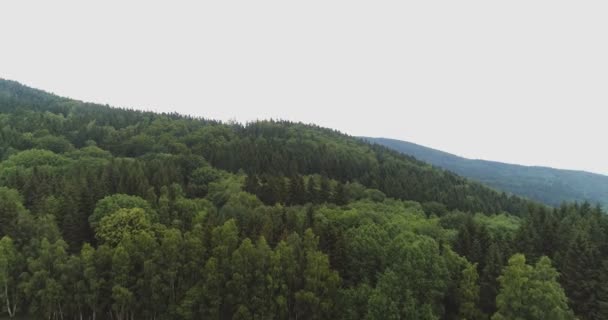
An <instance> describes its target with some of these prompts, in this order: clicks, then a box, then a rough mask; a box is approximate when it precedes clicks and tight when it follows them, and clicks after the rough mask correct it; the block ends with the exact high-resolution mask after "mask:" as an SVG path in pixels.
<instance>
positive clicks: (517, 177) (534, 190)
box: [364, 138, 608, 206]
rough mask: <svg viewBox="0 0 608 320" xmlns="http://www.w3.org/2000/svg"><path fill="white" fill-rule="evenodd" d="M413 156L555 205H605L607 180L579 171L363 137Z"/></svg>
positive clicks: (496, 186)
mask: <svg viewBox="0 0 608 320" xmlns="http://www.w3.org/2000/svg"><path fill="white" fill-rule="evenodd" d="M364 140H367V141H370V142H374V143H378V144H380V145H383V146H386V147H389V148H391V149H393V150H396V151H399V152H401V153H403V154H407V155H410V156H414V157H416V158H417V159H420V160H422V161H425V162H428V163H430V164H432V165H435V166H437V167H440V168H443V169H446V170H450V171H452V172H455V173H457V174H459V175H462V176H463V177H468V178H470V179H472V180H475V181H479V182H481V183H483V184H485V185H488V186H491V187H493V188H496V189H498V190H503V191H505V192H509V193H513V194H516V195H519V196H522V197H526V198H529V199H533V200H536V201H540V202H543V203H545V204H547V205H552V206H559V205H560V204H562V203H563V202H574V201H579V202H582V201H591V202H599V203H601V204H602V205H603V206H607V205H608V196H607V194H608V177H606V176H605V175H600V174H593V173H589V172H583V171H570V170H559V169H552V168H544V167H525V166H520V165H512V164H506V163H500V162H493V161H485V160H472V159H465V158H461V157H458V156H455V155H452V154H449V153H446V152H442V151H439V150H434V149H431V148H427V147H423V146H420V145H417V144H414V143H410V142H406V141H399V140H392V139H385V138H364Z"/></svg>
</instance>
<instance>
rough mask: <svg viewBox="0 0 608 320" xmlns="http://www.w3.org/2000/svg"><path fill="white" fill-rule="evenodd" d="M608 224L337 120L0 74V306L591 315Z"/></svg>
mask: <svg viewBox="0 0 608 320" xmlns="http://www.w3.org/2000/svg"><path fill="white" fill-rule="evenodd" d="M201 113H204V110H201ZM607 236H608V218H607V216H606V214H605V212H604V211H603V209H602V208H601V207H600V206H599V205H596V204H590V203H564V204H562V205H560V206H556V207H549V206H546V205H543V204H539V203H535V202H533V201H529V200H526V199H522V198H519V197H517V196H513V195H510V194H506V193H504V192H499V191H496V190H494V189H491V188H488V187H485V186H483V185H481V184H479V183H476V182H472V181H470V180H467V179H465V178H462V177H459V176H458V175H456V174H453V173H450V172H448V171H444V170H440V169H437V168H435V167H433V166H431V165H429V164H426V163H423V162H420V161H418V160H416V159H414V158H412V157H408V156H405V155H402V154H399V153H398V152H395V151H391V150H390V149H388V148H386V147H382V146H379V145H373V144H370V143H367V142H365V141H361V140H360V139H358V138H355V137H350V136H348V135H345V134H342V133H340V132H337V131H335V130H330V129H325V128H321V127H318V126H314V125H307V124H302V123H293V122H287V121H275V120H268V121H258V122H253V123H246V124H238V123H222V122H219V121H213V120H208V119H203V118H198V117H191V116H185V115H178V114H161V113H152V112H142V111H135V110H129V109H120V108H112V107H110V106H104V105H97V104H91V103H84V102H80V101H76V100H72V99H67V98H61V97H58V96H55V95H53V94H50V93H46V92H43V91H40V90H36V89H32V88H28V87H25V86H22V85H20V84H18V83H16V82H12V81H6V80H0V239H1V240H0V306H2V307H0V308H1V311H2V313H1V316H0V317H6V318H25V319H53V320H55V319H113V320H127V319H251V320H253V319H447V320H449V319H469V320H477V319H492V320H501V319H556V320H560V319H598V320H599V319H608V238H607Z"/></svg>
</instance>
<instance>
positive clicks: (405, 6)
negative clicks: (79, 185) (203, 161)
mask: <svg viewBox="0 0 608 320" xmlns="http://www.w3.org/2000/svg"><path fill="white" fill-rule="evenodd" d="M606 17H608V3H607V2H606V1H556V0H551V1H533V0H525V1H517V0H516V1H488V0H484V1H453V0H451V1H353V0H349V1H330V0H322V1H314V0H306V1H285V0H280V1H251V0H247V1H191V2H186V1H163V4H158V3H156V2H153V1H108V0H106V1H96V2H91V1H61V0H60V1H57V0H54V1H38V2H36V1H23V0H20V1H3V2H2V3H1V4H0V77H2V78H7V79H12V80H17V81H20V82H22V83H24V84H27V85H30V86H34V87H37V88H41V89H45V90H47V91H51V92H54V93H57V94H59V95H63V96H69V97H72V98H77V99H81V100H87V101H94V102H100V103H108V104H110V105H114V106H125V107H133V108H139V109H150V110H158V111H177V112H180V113H188V114H194V115H200V116H204V117H207V118H216V119H222V120H228V119H236V120H238V121H249V120H254V119H265V118H271V117H272V118H282V119H289V120H297V121H303V122H307V123H316V124H319V125H322V126H326V127H332V128H336V129H339V130H341V131H344V132H346V133H349V134H352V135H366V136H383V137H390V138H396V139H403V140H409V141H412V142H416V143H419V144H423V145H427V146H430V147H434V148H438V149H442V150H445V151H448V152H452V153H455V154H459V155H462V156H466V157H471V158H482V159H489V160H498V161H504V162H511V163H518V164H526V165H545V166H553V167H558V168H568V169H582V170H588V171H594V172H599V173H604V174H608V148H607V144H606V137H607V136H608V135H607V130H606V122H607V114H606V113H607V110H608V19H607V18H606Z"/></svg>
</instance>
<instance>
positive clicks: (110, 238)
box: [96, 208, 152, 246]
mask: <svg viewBox="0 0 608 320" xmlns="http://www.w3.org/2000/svg"><path fill="white" fill-rule="evenodd" d="M151 231H152V226H151V225H150V222H149V220H148V219H147V217H146V213H145V211H144V210H143V209H140V208H134V209H119V210H118V211H116V212H114V213H112V214H110V215H109V216H105V217H103V218H102V219H101V221H100V223H99V227H98V228H97V232H96V236H97V239H98V240H99V241H101V242H102V243H107V244H109V245H112V246H113V245H116V244H118V243H120V242H121V241H122V240H123V239H124V238H125V237H128V236H136V235H138V234H140V233H144V232H151Z"/></svg>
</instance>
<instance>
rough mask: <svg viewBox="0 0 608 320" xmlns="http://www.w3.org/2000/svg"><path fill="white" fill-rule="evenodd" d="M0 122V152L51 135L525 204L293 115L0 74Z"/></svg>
mask: <svg viewBox="0 0 608 320" xmlns="http://www.w3.org/2000/svg"><path fill="white" fill-rule="evenodd" d="M24 119H27V120H24ZM0 124H2V128H3V129H2V131H0V135H2V138H3V139H2V140H0V141H2V143H0V159H6V158H8V156H10V155H11V154H14V153H17V152H18V151H19V150H23V149H28V148H32V147H37V148H43V149H44V148H46V149H49V148H50V149H52V146H49V145H48V144H49V141H47V142H45V139H46V140H49V139H50V140H53V141H54V142H55V144H58V143H59V141H57V140H58V139H59V140H61V141H63V142H64V144H65V143H69V144H71V145H73V146H74V147H76V148H82V147H84V146H86V145H90V144H94V145H96V146H97V147H99V148H101V149H103V150H106V151H109V152H110V153H111V154H113V155H114V156H119V157H131V158H141V157H144V156H146V155H149V154H154V153H170V154H182V155H193V156H199V157H203V158H204V159H205V160H206V161H208V162H209V163H210V164H211V165H213V166H216V167H218V168H220V169H224V170H228V171H230V172H238V171H239V170H243V171H245V172H246V173H251V174H255V175H270V176H283V177H291V176H294V175H296V174H302V175H311V174H321V175H324V176H327V177H328V178H330V179H335V180H338V181H342V182H358V183H360V184H362V185H364V186H366V187H369V188H377V189H380V190H381V191H382V192H384V193H385V194H386V195H387V196H389V197H393V198H398V199H407V200H415V201H419V202H439V203H442V204H445V205H446V206H447V208H448V209H460V210H464V211H475V212H487V213H492V212H502V211H506V212H510V213H513V214H522V213H523V212H525V211H526V210H527V207H528V203H526V201H523V200H522V199H519V198H516V197H507V196H505V195H504V194H501V193H499V192H496V191H494V190H491V189H489V188H486V187H484V186H482V185H481V184H477V183H473V182H471V181H468V180H467V179H463V178H461V177H459V176H457V175H455V174H452V173H450V172H446V171H443V170H438V169H436V168H433V167H432V166H430V165H428V164H426V163H423V162H421V161H418V160H416V159H414V158H413V157H409V156H404V155H401V154H400V153H398V152H394V151H392V150H390V149H388V148H385V147H382V146H377V145H371V144H369V143H366V142H363V141H361V140H360V139H357V138H355V137H350V136H347V135H345V134H342V133H339V132H337V131H334V130H330V129H324V128H320V127H317V126H313V125H304V124H301V123H291V122H286V121H259V122H254V123H249V124H246V125H240V124H224V123H220V122H217V121H209V120H205V119H201V118H193V117H187V116H181V115H177V114H157V113H152V112H141V111H134V110H125V109H115V108H110V107H108V106H102V105H96V104H91V103H83V102H79V101H75V100H71V99H65V98H61V97H58V96H55V95H52V94H48V93H45V92H43V91H40V90H35V89H31V88H28V87H25V86H22V85H20V84H18V83H16V82H13V81H6V80H4V81H0ZM41 139H42V141H41ZM53 151H56V152H57V151H61V150H60V149H58V150H53ZM276 188H278V189H281V188H282V187H281V186H277V187H276ZM276 188H275V189H276ZM278 189H277V190H278ZM276 192H279V191H276Z"/></svg>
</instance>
